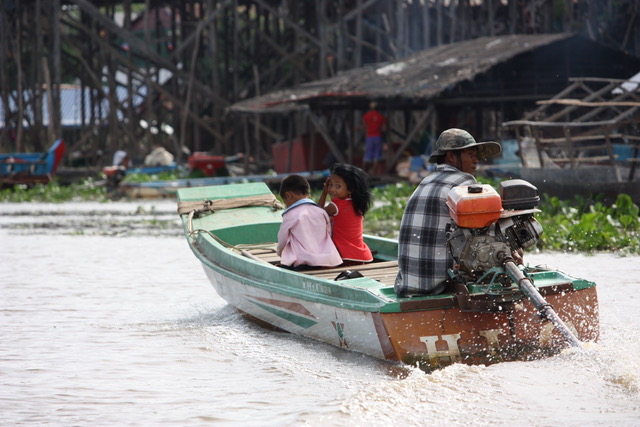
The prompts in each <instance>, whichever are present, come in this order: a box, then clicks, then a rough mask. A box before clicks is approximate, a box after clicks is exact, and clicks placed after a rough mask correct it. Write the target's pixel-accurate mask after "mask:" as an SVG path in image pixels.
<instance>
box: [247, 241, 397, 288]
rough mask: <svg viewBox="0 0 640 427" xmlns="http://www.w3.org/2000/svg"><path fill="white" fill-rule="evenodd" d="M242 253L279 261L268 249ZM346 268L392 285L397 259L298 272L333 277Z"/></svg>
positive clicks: (269, 260)
mask: <svg viewBox="0 0 640 427" xmlns="http://www.w3.org/2000/svg"><path fill="white" fill-rule="evenodd" d="M243 254H244V255H245V256H248V257H250V258H253V259H256V260H259V261H262V262H266V263H269V264H273V265H277V264H278V263H279V262H280V257H279V256H278V255H276V253H275V252H274V251H273V250H270V249H251V250H248V251H243ZM346 270H357V271H358V272H359V273H360V274H362V275H363V276H365V277H368V278H371V279H373V280H377V281H378V282H380V283H382V284H383V285H385V286H393V283H394V282H395V279H396V275H397V274H398V261H374V262H371V263H369V264H364V265H353V266H345V267H335V268H321V269H317V270H306V271H300V272H299V273H303V274H308V275H311V276H314V277H318V278H322V279H335V278H336V277H337V276H338V275H339V274H340V273H342V272H343V271H346Z"/></svg>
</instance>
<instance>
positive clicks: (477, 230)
mask: <svg viewBox="0 0 640 427" xmlns="http://www.w3.org/2000/svg"><path fill="white" fill-rule="evenodd" d="M539 202H540V197H538V189H537V188H536V187H534V186H533V185H531V184H530V183H528V182H527V181H524V180H521V179H512V180H508V181H504V182H501V183H500V194H499V195H498V193H497V192H496V191H495V190H494V189H493V187H491V186H490V185H480V184H477V185H469V186H464V187H454V188H453V189H451V191H450V192H449V195H448V199H447V206H448V207H449V214H450V215H451V218H452V220H453V223H452V224H451V227H450V229H449V232H448V243H449V249H450V250H451V254H452V255H453V258H454V259H455V261H456V263H457V266H456V268H454V269H453V270H451V278H452V279H454V285H455V286H456V288H457V290H458V292H457V293H456V298H457V300H458V303H459V305H460V309H461V310H463V311H502V310H505V309H507V307H510V306H511V307H512V306H513V304H514V303H515V302H516V301H517V300H518V291H519V292H521V294H522V295H525V296H526V297H527V298H528V299H529V300H530V301H531V303H532V304H533V305H534V306H535V307H536V308H537V309H538V311H539V312H540V315H541V316H542V317H543V318H546V319H548V320H549V321H551V322H552V323H553V325H554V326H555V327H556V328H557V329H558V330H559V331H560V333H561V334H562V335H563V336H564V338H565V340H566V341H567V343H568V344H570V345H572V346H574V347H578V348H582V343H581V342H580V340H579V339H578V338H577V337H576V336H575V335H574V334H573V332H572V331H571V330H570V329H569V328H568V327H567V325H566V324H565V323H564V322H563V321H562V319H561V318H560V316H558V313H556V311H555V310H554V309H553V307H551V305H550V304H549V303H548V302H547V301H546V300H545V299H544V297H543V296H542V295H540V292H538V290H537V288H536V287H535V285H534V284H533V281H532V280H531V279H530V278H529V277H527V276H526V275H525V273H524V272H523V271H522V270H520V268H518V266H517V265H516V264H515V262H514V260H513V257H512V255H511V254H512V252H513V251H517V250H519V249H527V248H529V247H531V246H533V245H535V244H536V242H537V241H538V239H539V238H540V235H541V234H542V226H541V225H540V223H539V222H538V221H536V219H535V218H534V217H533V214H534V213H535V212H539V210H538V209H536V208H535V207H536V206H537V205H538V203H539ZM467 285H475V286H467ZM478 287H479V288H481V289H484V291H483V292H484V296H485V299H478V298H476V297H473V296H472V295H471V292H470V288H476V289H477V288H478Z"/></svg>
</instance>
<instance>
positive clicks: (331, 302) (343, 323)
mask: <svg viewBox="0 0 640 427" xmlns="http://www.w3.org/2000/svg"><path fill="white" fill-rule="evenodd" d="M178 200H179V201H178V212H179V214H180V216H181V219H182V223H183V226H184V231H185V235H186V238H187V241H188V243H189V246H190V248H191V250H192V251H193V253H194V254H195V256H196V257H197V258H198V259H199V260H200V262H201V263H202V266H203V268H204V271H205V273H206V275H207V277H208V278H209V280H210V281H211V283H212V285H213V287H214V288H215V290H216V292H217V293H218V294H219V295H220V296H221V297H222V298H224V299H225V300H226V301H227V302H228V303H229V304H231V305H232V306H234V307H236V308H237V309H238V310H240V311H241V312H243V313H245V314H246V315H248V316H250V317H251V318H253V319H257V320H258V321H259V322H261V323H263V324H267V325H269V326H272V327H275V328H278V329H281V330H284V331H288V332H291V333H295V334H299V335H302V336H305V337H310V338H314V339H316V340H319V341H322V342H325V343H329V344H332V345H335V346H337V347H340V348H343V349H347V350H352V351H356V352H361V353H364V354H367V355H370V356H373V357H377V358H380V359H385V360H389V361H399V362H403V363H406V364H414V365H418V366H420V368H421V369H423V370H426V371H429V370H431V369H435V368H439V367H442V366H446V365H448V364H451V363H456V362H460V363H467V364H489V363H495V362H501V361H510V360H526V359H531V358H538V357H543V356H546V355H552V354H556V353H558V352H559V351H560V350H561V349H562V348H563V347H565V346H566V344H567V339H566V335H565V334H564V332H566V331H563V330H562V329H561V328H559V327H558V326H557V322H556V321H554V320H553V319H552V318H551V317H550V316H547V315H546V313H545V310H546V308H549V310H551V311H553V310H552V309H551V308H550V307H553V308H554V309H555V313H554V314H557V316H559V317H560V318H561V319H562V320H560V323H562V322H563V321H564V322H565V323H564V325H565V327H566V328H568V329H569V330H570V331H571V332H570V333H569V334H571V333H573V334H574V337H575V338H577V340H579V341H594V340H597V338H598V335H599V319H598V298H597V293H596V285H595V283H593V282H591V281H587V280H583V279H578V278H575V277H572V276H570V275H568V274H566V273H563V272H560V271H557V270H553V269H548V268H543V267H527V268H525V269H524V270H523V271H521V273H523V274H524V275H525V276H526V277H525V278H523V279H521V280H522V281H523V283H524V282H527V281H529V282H533V284H535V285H534V286H533V287H534V288H535V290H536V292H534V293H537V297H539V299H538V300H536V298H537V297H536V296H535V295H534V296H533V298H529V297H528V293H527V290H526V289H523V288H521V287H519V285H518V284H514V283H513V281H512V280H511V279H508V280H507V281H508V283H505V277H506V275H505V274H504V272H505V270H502V271H501V273H499V274H495V275H494V276H493V278H492V279H491V280H489V282H488V283H486V277H489V276H491V275H490V274H488V275H485V276H486V277H485V278H484V279H480V280H477V281H470V282H466V283H458V284H456V285H455V287H453V288H452V289H451V290H450V291H447V292H446V293H443V294H440V295H435V296H420V297H413V298H399V297H398V296H396V294H395V292H394V289H393V283H394V279H395V277H396V274H397V271H398V267H397V266H398V264H397V242H396V241H395V240H392V239H386V238H380V237H375V236H365V240H366V243H367V244H368V245H369V246H370V248H371V249H372V251H373V252H374V253H375V260H374V262H372V263H370V264H367V265H362V266H357V267H338V268H327V269H317V270H308V271H303V272H298V271H291V270H288V269H284V268H281V267H279V266H278V262H279V259H278V256H277V255H276V254H275V250H274V249H275V244H276V240H277V232H278V229H279V226H280V223H281V222H282V216H281V214H282V211H281V210H279V208H280V207H281V206H279V203H278V201H277V199H276V198H275V196H274V195H273V194H272V193H271V191H270V190H269V188H268V187H267V186H266V185H265V184H264V183H249V184H232V185H223V186H212V187H200V188H185V189H181V190H179V191H178ZM354 270H355V272H354ZM516 274H518V273H516ZM540 300H541V301H542V302H540ZM541 304H543V305H545V304H546V305H547V306H548V307H546V308H545V307H540V306H539V305H541ZM556 320H557V319H556Z"/></svg>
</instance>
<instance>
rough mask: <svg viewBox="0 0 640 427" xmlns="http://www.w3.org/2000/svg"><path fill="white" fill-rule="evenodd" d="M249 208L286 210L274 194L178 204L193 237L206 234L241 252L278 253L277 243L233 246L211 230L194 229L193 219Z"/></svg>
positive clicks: (226, 246)
mask: <svg viewBox="0 0 640 427" xmlns="http://www.w3.org/2000/svg"><path fill="white" fill-rule="evenodd" d="M248 206H267V207H271V208H272V209H273V210H280V209H284V206H282V203H280V202H279V201H278V199H276V197H275V196H274V195H273V194H264V195H261V196H247V197H237V198H234V199H215V200H197V201H185V202H178V214H179V215H185V214H186V215H187V230H188V231H189V236H190V237H192V236H193V235H194V234H197V233H205V234H208V235H209V236H211V238H213V239H214V240H215V241H216V242H218V243H220V244H221V245H222V246H223V247H225V248H229V249H234V250H237V251H239V252H242V251H246V250H251V249H264V250H272V251H273V252H275V251H276V248H275V245H276V244H275V243H273V242H267V243H253V244H244V243H243V244H239V245H232V244H230V243H227V242H225V241H224V240H222V239H221V238H219V237H218V236H216V235H215V234H213V233H212V232H211V231H209V230H205V229H202V228H198V229H194V228H193V218H199V217H200V216H202V215H204V214H211V213H215V212H216V211H219V210H223V209H233V208H241V207H248Z"/></svg>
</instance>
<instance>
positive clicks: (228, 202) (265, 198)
mask: <svg viewBox="0 0 640 427" xmlns="http://www.w3.org/2000/svg"><path fill="white" fill-rule="evenodd" d="M248 206H267V207H270V208H273V210H280V209H284V206H282V203H280V202H279V201H278V199H276V196H274V195H273V194H271V193H269V194H263V195H260V196H246V197H236V198H233V199H214V200H196V201H183V202H178V214H179V215H185V214H188V213H190V212H194V211H195V212H197V213H198V215H202V214H206V213H215V211H220V210H223V209H233V208H244V207H248Z"/></svg>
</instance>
